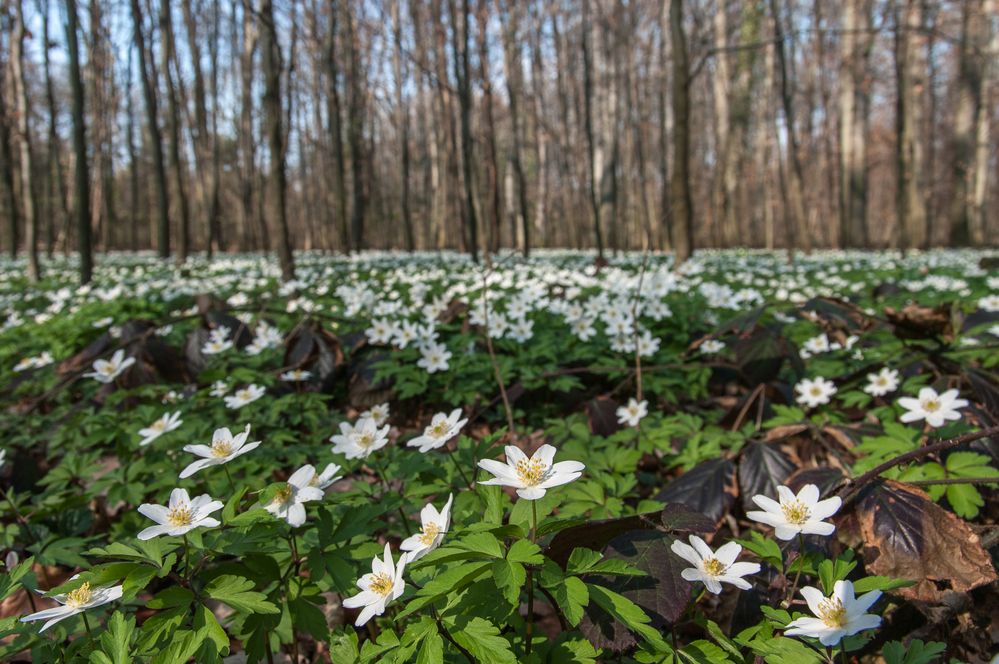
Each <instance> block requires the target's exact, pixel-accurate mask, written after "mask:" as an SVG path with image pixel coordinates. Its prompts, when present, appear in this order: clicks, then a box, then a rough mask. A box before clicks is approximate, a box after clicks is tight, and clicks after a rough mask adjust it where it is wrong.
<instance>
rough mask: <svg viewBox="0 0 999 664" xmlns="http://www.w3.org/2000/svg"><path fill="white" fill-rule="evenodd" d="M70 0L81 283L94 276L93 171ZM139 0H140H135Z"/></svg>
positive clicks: (68, 18) (68, 32) (68, 39)
mask: <svg viewBox="0 0 999 664" xmlns="http://www.w3.org/2000/svg"><path fill="white" fill-rule="evenodd" d="M65 1H66V50H67V51H68V52H69V87H70V90H71V91H72V97H73V100H72V108H71V115H72V118H73V151H74V152H75V153H76V178H75V181H76V184H75V190H76V191H75V195H74V203H75V205H76V224H77V242H78V246H77V248H78V250H79V252H80V283H81V284H88V283H90V280H91V278H92V277H93V269H94V262H93V260H94V259H93V253H92V250H91V246H90V175H89V174H88V172H87V136H86V124H85V122H84V118H85V117H86V116H85V114H84V100H83V78H82V77H81V76H80V47H79V43H78V42H77V30H78V29H79V27H78V26H79V20H78V19H77V14H76V0H65ZM133 2H137V0H133Z"/></svg>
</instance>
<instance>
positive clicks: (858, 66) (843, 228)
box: [839, 0, 872, 247]
mask: <svg viewBox="0 0 999 664" xmlns="http://www.w3.org/2000/svg"><path fill="white" fill-rule="evenodd" d="M869 11H870V8H869V6H868V0H846V2H845V5H844V9H843V37H842V42H841V60H840V76H839V84H840V91H839V118H840V224H839V225H840V245H841V246H844V247H865V246H867V245H868V237H867V163H866V161H867V150H866V141H867V135H866V134H867V132H866V128H867V111H868V106H869V101H868V99H867V93H866V91H865V84H864V78H865V76H866V74H867V64H868V57H869V48H870V43H871V39H872V38H871V37H870V36H867V35H865V34H864V32H865V31H866V30H869V28H870V16H869Z"/></svg>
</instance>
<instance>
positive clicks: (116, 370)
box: [83, 349, 135, 383]
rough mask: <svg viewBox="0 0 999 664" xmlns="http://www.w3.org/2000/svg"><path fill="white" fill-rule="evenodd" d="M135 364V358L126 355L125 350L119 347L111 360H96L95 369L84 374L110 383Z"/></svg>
mask: <svg viewBox="0 0 999 664" xmlns="http://www.w3.org/2000/svg"><path fill="white" fill-rule="evenodd" d="M133 364H135V358H134V357H125V351H124V350H121V349H119V350H116V351H115V353H114V355H112V356H111V359H110V360H95V361H94V370H93V371H92V372H90V373H85V374H83V375H84V376H86V377H88V378H94V379H96V380H97V381H98V382H101V383H110V382H111V381H113V380H114V379H115V378H117V377H118V376H120V375H121V373H122V372H123V371H125V369H127V368H129V367H130V366H132V365H133Z"/></svg>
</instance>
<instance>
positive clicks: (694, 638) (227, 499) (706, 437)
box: [0, 251, 999, 664]
mask: <svg viewBox="0 0 999 664" xmlns="http://www.w3.org/2000/svg"><path fill="white" fill-rule="evenodd" d="M297 262H298V265H297V275H298V276H297V279H296V280H295V281H294V282H287V283H281V282H280V281H279V279H278V276H279V271H278V269H277V266H276V264H275V263H274V262H273V261H271V260H268V259H267V258H265V257H262V256H252V255H239V256H219V257H215V259H214V260H212V261H210V262H209V261H207V260H205V259H195V260H192V261H190V262H188V263H187V264H186V265H184V266H183V267H177V266H174V265H171V264H165V263H162V262H160V261H158V260H156V259H154V258H152V257H150V256H135V255H110V256H103V257H100V260H99V263H98V269H97V273H96V278H95V281H94V283H93V284H91V285H88V286H85V287H78V286H76V285H75V283H74V281H73V279H74V276H75V274H74V271H73V268H74V265H73V263H72V261H71V260H68V259H58V258H57V259H54V260H52V261H50V263H49V265H48V266H47V269H46V270H45V274H46V275H47V280H46V281H45V282H44V283H43V284H41V285H40V286H38V287H28V286H27V285H26V283H25V282H24V281H23V278H22V276H21V273H22V271H23V266H21V265H18V264H14V263H11V262H6V263H4V262H0V309H2V311H3V319H2V320H3V323H2V332H0V363H2V365H3V366H2V367H0V401H2V404H3V407H4V409H5V411H6V413H5V417H4V418H3V422H2V423H0V487H2V490H3V492H2V496H0V498H2V501H3V502H2V503H0V505H2V507H0V510H2V516H3V523H2V533H0V548H2V549H3V550H4V551H5V552H6V556H5V561H4V565H5V574H4V576H3V577H0V599H3V604H2V606H0V659H3V660H4V661H36V662H55V661H60V662H92V663H95V664H119V663H124V662H146V661H149V662H157V663H159V662H186V661H195V662H198V663H202V662H207V663H210V662H244V661H250V662H257V661H266V662H276V661H291V662H296V664H297V662H337V663H340V662H355V661H357V662H407V661H417V662H424V663H432V662H479V661H481V662H496V663H508V662H580V663H582V662H596V661H601V662H615V661H620V662H675V661H681V662H695V663H700V662H712V663H714V662H733V663H742V662H748V661H753V660H754V658H755V660H756V661H765V662H774V663H790V662H794V663H795V664H797V663H799V662H801V663H805V664H807V663H809V662H836V661H842V662H849V661H856V662H860V661H885V662H887V663H888V664H915V663H916V662H919V663H928V662H932V661H936V660H938V659H940V658H942V657H949V658H957V659H960V660H962V661H983V660H985V659H987V657H988V656H989V654H990V653H991V652H993V651H994V650H995V648H996V647H997V640H999V635H997V632H996V631H995V629H992V628H990V627H989V625H990V624H992V622H993V617H992V616H993V615H994V614H995V613H996V611H997V610H999V609H997V607H999V593H997V592H996V590H997V575H996V572H995V567H994V564H993V553H994V552H995V551H996V548H997V546H999V526H997V525H996V520H997V516H999V512H997V510H996V509H995V506H996V505H997V504H999V503H997V495H996V492H995V487H996V486H997V484H999V470H997V468H996V460H997V458H999V426H997V423H999V371H997V366H999V276H997V273H996V269H995V268H996V267H997V266H999V258H997V257H996V256H995V255H994V254H987V253H981V252H970V251H940V252H930V253H924V254H916V255H910V256H908V257H902V256H900V255H897V254H892V253H820V254H815V255H810V256H798V257H797V260H796V261H795V262H794V263H788V262H787V260H786V257H784V256H781V255H775V254H767V253H756V252H704V253H699V254H698V255H697V256H696V257H695V258H694V259H693V260H691V261H689V262H688V263H686V264H685V265H684V266H683V267H682V269H680V270H673V269H672V266H671V264H670V260H669V258H668V257H665V256H643V255H640V254H625V255H622V256H619V257H615V258H614V259H612V260H611V261H610V263H609V264H608V265H603V266H601V267H599V268H598V267H597V264H596V262H595V261H594V259H593V256H592V255H589V254H585V253H574V252H547V253H544V252H543V253H541V254H539V255H537V256H535V257H533V258H531V259H530V260H525V259H522V258H519V257H515V256H503V257H501V258H498V259H494V261H493V263H492V264H491V265H488V266H485V265H476V264H473V263H471V262H469V261H468V260H467V259H466V258H465V257H462V256H459V255H450V254H421V255H404V254H380V253H368V254H363V255H359V256H355V257H352V258H344V257H332V256H325V255H320V254H301V255H299V256H298V261H297ZM234 432H235V433H234ZM369 568H370V571H369ZM875 658H880V659H877V660H876V659H875ZM949 661H955V660H954V659H951V660H949Z"/></svg>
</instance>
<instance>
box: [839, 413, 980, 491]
mask: <svg viewBox="0 0 999 664" xmlns="http://www.w3.org/2000/svg"><path fill="white" fill-rule="evenodd" d="M996 434H999V426H994V427H989V428H988V429H982V430H981V431H974V432H972V433H966V434H964V435H963V436H958V437H957V438H950V439H948V440H942V441H940V442H938V443H934V444H933V445H926V446H925V447H920V448H918V449H915V450H912V451H911V452H906V453H905V454H901V455H899V456H897V457H895V458H893V459H889V460H888V461H885V462H884V463H882V464H880V465H878V466H875V467H874V468H872V469H871V470H869V471H867V472H866V473H864V474H863V475H861V476H860V477H858V478H857V479H855V480H853V481H852V482H849V483H848V484H847V485H846V487H844V489H843V502H844V503H850V502H852V501H853V500H854V499H855V498H856V497H857V494H858V493H860V490H861V489H862V488H864V486H865V485H866V484H867V483H868V482H870V481H871V480H873V479H875V478H876V477H878V476H879V475H880V474H881V473H883V472H885V471H886V470H889V469H891V468H894V467H895V466H897V465H899V464H903V463H905V462H907V461H913V460H915V459H920V458H922V457H924V456H928V455H930V454H934V453H936V452H942V451H944V450H948V449H950V448H952V447H957V446H958V445H964V444H965V443H970V442H973V441H976V440H981V439H982V438H990V437H991V436H994V435H996Z"/></svg>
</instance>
